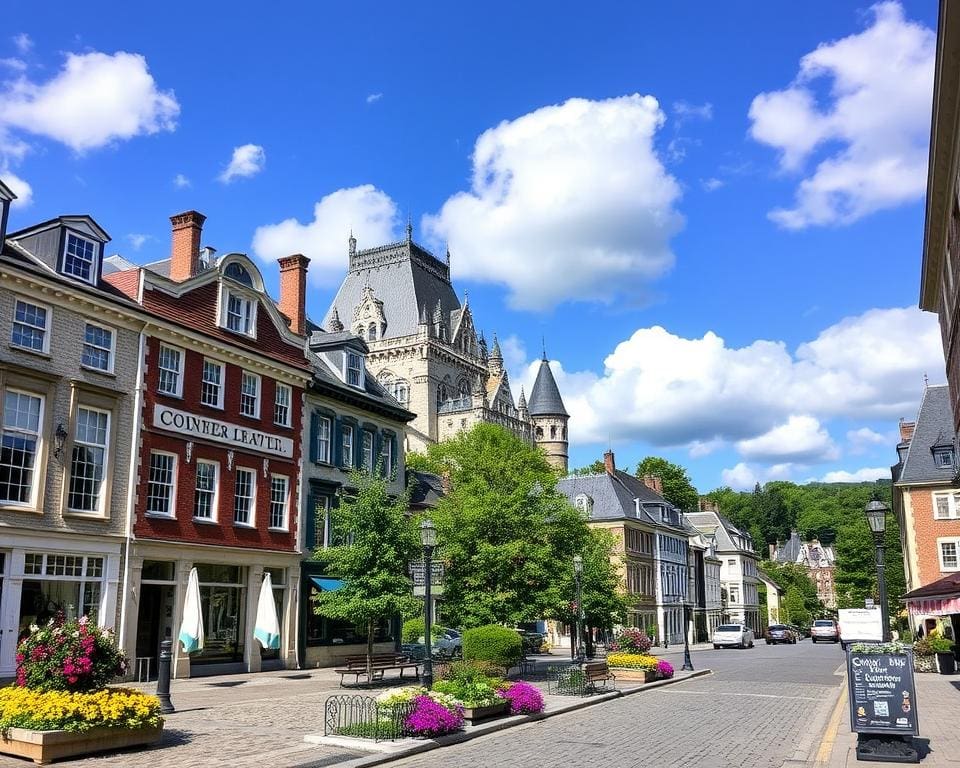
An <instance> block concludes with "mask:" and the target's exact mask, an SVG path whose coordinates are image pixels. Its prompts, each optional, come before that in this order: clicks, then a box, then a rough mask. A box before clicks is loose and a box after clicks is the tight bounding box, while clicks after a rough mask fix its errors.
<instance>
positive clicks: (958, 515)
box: [931, 491, 960, 520]
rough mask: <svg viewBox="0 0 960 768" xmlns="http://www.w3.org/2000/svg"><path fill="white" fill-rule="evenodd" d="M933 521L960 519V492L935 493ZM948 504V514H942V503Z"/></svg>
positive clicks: (933, 495)
mask: <svg viewBox="0 0 960 768" xmlns="http://www.w3.org/2000/svg"><path fill="white" fill-rule="evenodd" d="M931 495H932V497H933V498H932V501H933V519H934V520H957V519H960V491H942V492H939V493H933V494H931ZM941 501H946V502H947V511H946V514H941V513H940V502H941Z"/></svg>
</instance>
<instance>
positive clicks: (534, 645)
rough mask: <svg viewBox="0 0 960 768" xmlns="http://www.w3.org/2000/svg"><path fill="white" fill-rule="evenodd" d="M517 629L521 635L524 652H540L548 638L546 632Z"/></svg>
mask: <svg viewBox="0 0 960 768" xmlns="http://www.w3.org/2000/svg"><path fill="white" fill-rule="evenodd" d="M515 631H516V633H517V634H518V635H520V640H521V641H522V642H523V652H524V654H528V653H540V650H541V649H542V648H543V641H544V640H546V639H547V635H546V633H544V632H531V631H530V630H527V629H517V630H515Z"/></svg>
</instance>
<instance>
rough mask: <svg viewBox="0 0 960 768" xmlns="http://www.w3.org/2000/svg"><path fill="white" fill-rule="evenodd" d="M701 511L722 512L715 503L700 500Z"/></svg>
mask: <svg viewBox="0 0 960 768" xmlns="http://www.w3.org/2000/svg"><path fill="white" fill-rule="evenodd" d="M700 511H701V512H717V513H719V512H720V506H719V505H718V504H717V502H715V501H711V500H710V499H700Z"/></svg>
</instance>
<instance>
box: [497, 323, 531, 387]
mask: <svg viewBox="0 0 960 768" xmlns="http://www.w3.org/2000/svg"><path fill="white" fill-rule="evenodd" d="M487 344H488V345H490V346H493V339H487ZM500 351H501V352H502V353H503V367H504V368H506V369H507V372H508V373H509V374H510V378H513V375H512V374H513V372H514V371H522V369H523V367H524V366H525V365H526V362H527V347H526V345H525V344H524V343H523V341H522V340H521V339H520V338H519V337H518V336H515V335H514V334H510V335H509V336H506V337H504V338H502V339H500ZM521 377H522V374H521ZM521 380H522V378H521V379H517V381H521ZM513 394H514V395H515V396H519V395H520V392H519V390H518V391H516V392H514V393H513ZM527 394H530V391H529V390H527Z"/></svg>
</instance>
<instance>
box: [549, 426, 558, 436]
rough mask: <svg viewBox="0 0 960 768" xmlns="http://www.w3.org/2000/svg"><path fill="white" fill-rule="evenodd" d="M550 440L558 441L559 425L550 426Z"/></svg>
mask: <svg viewBox="0 0 960 768" xmlns="http://www.w3.org/2000/svg"><path fill="white" fill-rule="evenodd" d="M550 439H551V440H556V439H557V425H556V424H553V425H551V426H550Z"/></svg>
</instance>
